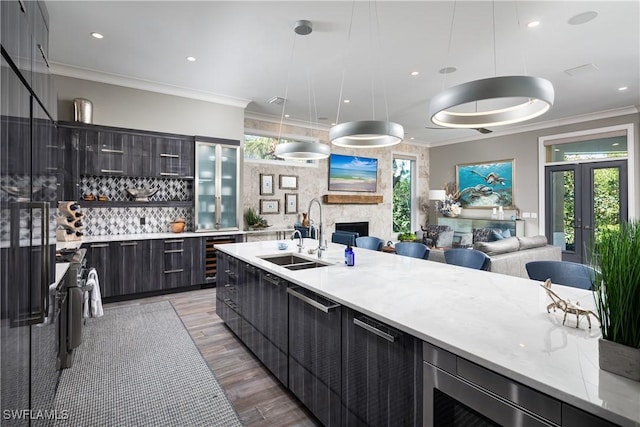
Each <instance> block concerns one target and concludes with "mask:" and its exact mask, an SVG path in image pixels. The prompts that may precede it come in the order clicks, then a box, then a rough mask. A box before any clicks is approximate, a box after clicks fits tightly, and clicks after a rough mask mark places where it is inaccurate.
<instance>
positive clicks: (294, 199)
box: [284, 193, 298, 215]
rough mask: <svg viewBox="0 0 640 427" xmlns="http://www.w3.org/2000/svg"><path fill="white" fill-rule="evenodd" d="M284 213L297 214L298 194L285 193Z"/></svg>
mask: <svg viewBox="0 0 640 427" xmlns="http://www.w3.org/2000/svg"><path fill="white" fill-rule="evenodd" d="M284 213H285V215H287V214H297V213H298V194H297V193H286V194H285V195H284Z"/></svg>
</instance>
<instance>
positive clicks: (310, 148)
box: [273, 19, 331, 160]
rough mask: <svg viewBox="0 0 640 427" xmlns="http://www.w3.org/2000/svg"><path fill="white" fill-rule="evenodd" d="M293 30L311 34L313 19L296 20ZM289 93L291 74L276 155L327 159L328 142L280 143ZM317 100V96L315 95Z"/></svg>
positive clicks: (287, 158)
mask: <svg viewBox="0 0 640 427" xmlns="http://www.w3.org/2000/svg"><path fill="white" fill-rule="evenodd" d="M293 31H294V32H295V33H296V34H297V35H300V36H306V35H309V34H311V32H312V31H313V27H312V25H311V21H307V20H306V19H301V20H299V21H296V23H295V25H294V26H293ZM295 37H296V36H294V44H293V47H292V48H291V60H292V61H293V52H294V49H295ZM291 67H292V65H291V64H290V66H289V74H290V73H291ZM288 93H289V76H287V87H286V89H285V94H286V95H285V99H284V101H283V105H282V115H281V117H280V130H279V135H278V145H276V148H275V150H274V152H273V154H274V155H275V156H276V157H279V158H281V159H285V160H321V159H326V158H327V157H329V155H330V154H331V148H330V147H329V146H328V145H327V144H322V143H319V142H298V141H296V142H283V143H280V135H281V134H282V125H283V123H284V111H285V108H286V105H287V95H288ZM314 101H315V97H314Z"/></svg>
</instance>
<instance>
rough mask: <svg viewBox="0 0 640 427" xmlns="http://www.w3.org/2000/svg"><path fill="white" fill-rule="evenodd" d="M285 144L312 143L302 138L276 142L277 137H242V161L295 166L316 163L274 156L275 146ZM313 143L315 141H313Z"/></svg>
mask: <svg viewBox="0 0 640 427" xmlns="http://www.w3.org/2000/svg"><path fill="white" fill-rule="evenodd" d="M287 142H312V141H311V140H303V139H302V138H298V139H294V138H291V137H287V138H282V137H280V138H279V140H278V137H277V136H269V135H258V134H256V133H252V134H245V135H244V150H243V152H244V159H245V160H249V161H259V162H262V161H264V162H278V163H280V162H287V163H293V164H296V165H299V166H301V165H307V164H309V165H313V164H316V163H317V162H314V161H313V160H284V159H280V158H278V157H276V156H275V154H274V152H275V149H276V145H278V144H284V143H287ZM314 142H315V141H314Z"/></svg>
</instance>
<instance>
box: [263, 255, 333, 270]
mask: <svg viewBox="0 0 640 427" xmlns="http://www.w3.org/2000/svg"><path fill="white" fill-rule="evenodd" d="M259 258H262V259H263V260H265V261H269V262H272V263H274V264H276V265H279V266H281V267H284V268H286V269H288V270H306V269H308V268H318V267H327V266H329V265H332V264H330V263H324V262H321V261H314V260H310V259H308V258H303V257H300V256H297V255H294V254H287V255H265V256H261V257H259Z"/></svg>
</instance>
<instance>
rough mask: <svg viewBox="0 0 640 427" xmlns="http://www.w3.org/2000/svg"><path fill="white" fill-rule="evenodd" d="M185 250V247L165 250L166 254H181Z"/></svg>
mask: <svg viewBox="0 0 640 427" xmlns="http://www.w3.org/2000/svg"><path fill="white" fill-rule="evenodd" d="M182 252H184V250H183V249H170V250H168V251H164V253H165V254H179V253H182Z"/></svg>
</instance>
